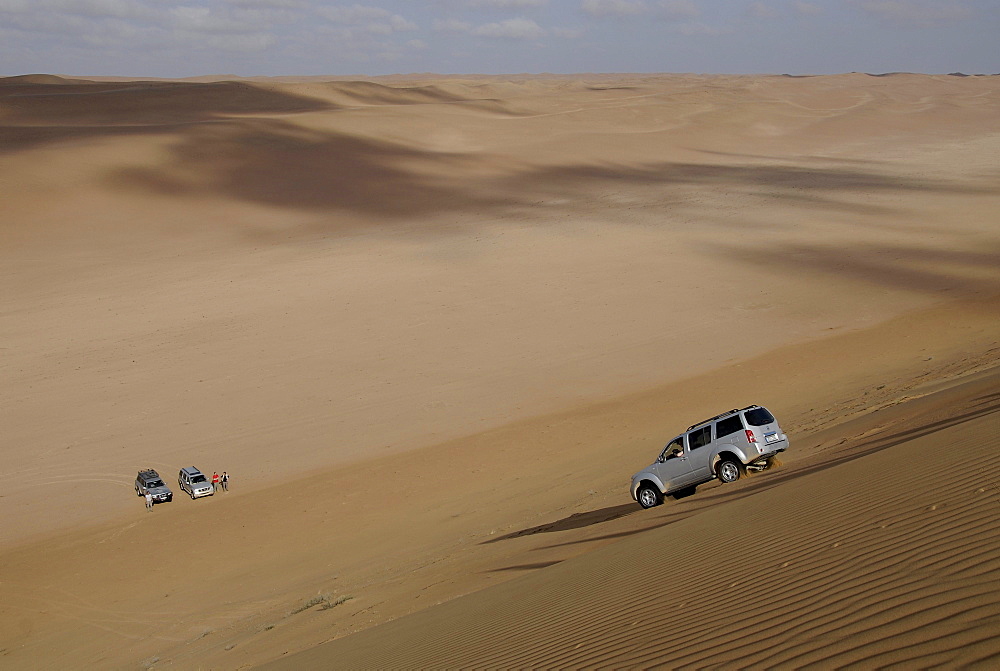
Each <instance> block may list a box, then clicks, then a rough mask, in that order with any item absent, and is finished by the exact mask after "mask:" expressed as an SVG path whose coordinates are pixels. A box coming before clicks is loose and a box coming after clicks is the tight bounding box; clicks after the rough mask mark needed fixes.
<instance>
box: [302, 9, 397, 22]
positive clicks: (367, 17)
mask: <svg viewBox="0 0 1000 671" xmlns="http://www.w3.org/2000/svg"><path fill="white" fill-rule="evenodd" d="M316 13H317V14H319V15H320V16H322V17H324V18H326V19H329V20H330V21H333V22H335V23H348V24H359V23H362V22H365V21H373V20H378V19H385V18H388V17H389V16H392V12H390V11H388V10H386V9H382V8H381V7H366V6H363V5H354V6H352V7H343V6H337V7H327V6H322V7H317V8H316Z"/></svg>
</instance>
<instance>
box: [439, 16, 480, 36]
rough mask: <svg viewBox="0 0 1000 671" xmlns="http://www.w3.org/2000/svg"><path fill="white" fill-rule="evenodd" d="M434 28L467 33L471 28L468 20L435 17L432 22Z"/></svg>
mask: <svg viewBox="0 0 1000 671" xmlns="http://www.w3.org/2000/svg"><path fill="white" fill-rule="evenodd" d="M433 27H434V30H440V31H442V32H449V33H468V32H470V31H471V30H472V24H471V23H469V22H468V21H459V20H458V19H437V20H435V21H434V23H433Z"/></svg>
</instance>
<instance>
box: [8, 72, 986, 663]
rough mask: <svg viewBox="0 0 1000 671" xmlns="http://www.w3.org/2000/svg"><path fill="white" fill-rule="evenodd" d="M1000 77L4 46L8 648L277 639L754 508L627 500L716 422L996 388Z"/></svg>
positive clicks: (318, 632)
mask: <svg viewBox="0 0 1000 671" xmlns="http://www.w3.org/2000/svg"><path fill="white" fill-rule="evenodd" d="M995 83H996V78H994V77H948V76H924V75H907V74H901V75H894V76H891V77H873V76H868V75H863V74H857V73H855V74H847V75H840V76H833V77H810V78H789V77H725V76H720V77H702V76H694V75H578V76H540V77H528V76H521V77H507V78H502V77H464V78H463V77H440V78H438V77H432V76H427V77H406V78H400V79H396V80H393V79H385V78H381V79H377V80H372V81H336V80H329V81H321V80H317V79H301V80H287V81H278V80H255V81H217V80H213V81H208V82H193V81H184V82H166V81H149V82H141V81H100V82H88V81H86V80H79V79H74V80H68V79H64V78H57V77H51V76H42V75H39V76H30V77H15V78H8V79H6V80H0V315H2V318H0V348H2V349H0V379H2V380H3V384H2V385H0V425H2V426H3V427H4V439H3V441H2V442H0V464H2V467H0V665H5V666H6V665H10V666H15V667H25V666H45V667H50V668H52V667H59V666H62V667H67V666H69V667H91V668H107V667H118V668H122V667H124V668H131V667H135V666H138V665H144V666H147V667H148V666H154V667H155V666H166V665H170V664H172V665H175V666H177V667H179V668H190V667H198V666H201V667H210V668H237V667H245V666H252V665H255V664H260V663H262V662H266V661H269V660H273V659H276V658H279V657H281V656H282V655H283V654H284V653H286V652H287V653H289V654H291V653H294V652H298V651H302V650H305V649H308V648H310V647H312V646H315V645H317V644H319V643H322V642H324V641H328V640H330V639H339V638H343V637H345V636H347V635H349V634H351V633H354V632H358V631H363V630H365V629H367V628H370V627H373V626H377V625H380V624H383V623H386V622H389V621H392V620H395V619H397V618H400V617H404V616H406V615H409V614H412V613H416V612H418V611H421V610H424V609H425V608H427V607H428V606H429V605H433V604H436V603H438V602H445V601H449V600H451V599H454V598H456V597H458V596H461V595H464V594H470V593H473V592H477V591H479V590H481V589H483V588H486V587H489V586H491V585H494V584H498V583H505V582H508V581H511V580H512V579H514V578H516V577H518V576H521V575H523V574H525V573H532V572H534V571H538V570H539V569H545V568H546V567H553V568H559V569H560V570H562V569H561V566H562V564H561V562H566V561H567V560H570V559H572V558H574V557H579V558H580V560H581V561H587V560H586V559H585V557H584V555H586V554H587V553H589V552H590V551H591V550H594V549H596V548H603V547H607V548H608V549H607V550H606V551H609V552H610V551H612V550H611V549H610V548H611V547H612V546H613V545H614V544H615V543H616V542H618V541H619V540H620V539H628V538H635V539H638V538H639V536H640V535H641V534H640V533H639V532H641V531H644V530H647V529H655V528H657V527H658V526H662V523H663V521H664V520H669V519H671V516H672V515H673V514H674V512H676V511H686V512H685V515H688V514H690V515H694V514H695V513H698V515H699V516H700V515H701V514H702V513H704V514H709V512H710V511H711V510H714V509H715V508H716V507H719V506H718V505H717V504H722V506H721V507H725V505H729V504H728V503H726V496H727V494H726V493H725V490H723V489H721V488H716V487H711V486H710V487H706V488H704V490H703V491H702V490H699V493H698V495H697V496H694V497H690V498H689V499H686V500H684V501H683V502H678V506H677V507H676V508H675V507H664V508H663V509H661V510H658V511H655V512H653V513H651V514H639V513H638V508H637V507H636V506H635V504H634V503H632V502H631V501H630V499H629V498H628V495H627V492H626V490H625V487H626V484H627V479H628V477H629V475H630V474H631V473H632V472H634V471H635V470H638V469H639V468H640V467H642V466H643V465H645V464H646V463H648V461H649V460H650V459H651V455H653V454H655V452H656V451H657V449H658V448H659V447H660V446H661V445H662V441H664V440H666V439H667V438H669V437H670V436H672V435H674V434H675V433H676V432H677V431H678V427H681V428H683V427H684V426H687V425H688V424H689V423H690V422H691V421H694V419H697V418H700V417H704V416H707V415H709V414H713V413H715V412H718V411H720V410H721V409H725V408H731V407H736V406H741V405H746V404H748V403H754V402H757V403H764V404H766V405H768V406H770V407H771V408H772V409H773V410H774V411H775V412H776V413H777V414H778V415H779V417H780V418H781V420H782V423H783V425H784V426H785V428H786V430H787V431H789V432H790V433H791V434H792V435H793V437H794V438H793V439H794V444H795V445H797V448H796V451H795V452H794V453H793V454H791V455H789V463H788V470H787V473H789V474H793V473H798V472H799V471H796V470H795V469H796V468H799V467H800V465H799V464H798V462H801V464H802V466H801V467H802V468H805V467H806V465H808V464H809V463H811V462H809V461H808V460H809V459H813V458H815V459H820V460H823V459H827V460H830V459H833V458H834V457H835V456H836V452H837V450H839V449H841V448H842V447H845V446H846V447H850V446H854V447H857V442H856V439H857V438H858V434H859V432H860V434H862V437H864V436H865V435H867V434H868V433H874V432H877V431H878V430H879V429H880V427H884V426H889V425H891V424H892V423H893V422H895V421H897V420H899V417H904V416H906V414H907V411H904V410H902V409H903V408H911V407H923V406H921V405H920V404H921V403H922V402H924V401H925V400H926V399H928V398H931V396H930V394H931V392H934V391H940V390H941V389H948V388H951V389H957V387H956V386H955V385H956V384H957V382H959V381H968V380H971V379H972V378H971V377H970V376H975V375H977V374H980V373H982V372H983V371H985V370H987V369H989V368H991V367H992V366H995V365H996V360H997V353H998V351H1000V349H998V347H1000V345H998V343H1000V332H998V329H1000V320H998V319H997V315H998V314H1000V306H998V299H997V295H998V294H1000V275H998V273H997V268H998V267H1000V239H998V232H997V221H996V212H998V211H1000V188H998V186H997V179H996V177H997V163H996V157H997V155H1000V113H998V112H1000V94H998V93H997V91H996V87H995ZM986 393H987V392H986V391H982V392H981V393H980V394H979V395H983V394H986ZM971 398H972V397H971V396H968V397H967V396H960V397H954V398H952V399H951V400H950V401H948V402H947V403H943V405H941V407H942V408H946V407H951V406H954V408H960V407H964V406H963V405H962V404H963V403H967V402H971V400H970V399H971ZM970 407H971V406H970ZM934 412H937V410H935V411H934ZM942 412H943V413H944V415H943V416H942V418H946V417H945V416H946V415H948V412H944V410H942ZM894 413H895V414H894ZM900 413H901V414H900ZM954 414H960V413H958V411H957V410H956V411H955V413H953V415H954ZM893 418H896V419H893ZM865 421H870V424H865V425H863V426H861V425H854V424H852V422H865ZM921 425H922V424H921ZM817 463H818V462H817ZM823 463H826V462H823ZM192 464H193V465H196V466H198V467H200V468H202V469H204V470H206V471H208V472H211V471H212V470H216V469H217V470H220V471H221V470H223V469H225V470H228V471H229V472H230V473H231V474H233V491H232V492H230V493H229V494H226V495H224V496H223V495H220V496H216V497H213V498H211V499H207V500H201V501H197V502H192V501H190V500H187V499H186V498H183V497H179V498H178V499H177V500H175V501H174V502H173V503H171V504H169V505H163V506H157V507H156V509H155V510H154V511H153V513H147V512H146V511H145V510H144V509H143V507H142V505H141V502H140V500H139V499H138V498H137V497H136V496H135V495H134V492H133V490H132V481H133V478H134V474H135V472H136V470H137V469H139V468H146V467H155V468H157V469H159V470H160V471H161V473H162V474H164V476H165V477H166V478H167V480H168V482H173V480H174V477H175V474H176V472H177V469H178V468H180V467H181V466H186V465H192ZM847 466H849V465H845V466H844V467H843V468H846V467H847ZM838 468H841V467H838ZM829 470H830V471H831V472H832V471H835V470H836V469H829ZM837 472H838V473H840V471H837ZM773 475H774V476H775V479H774V480H772V482H779V483H783V484H781V488H784V487H786V486H787V487H792V488H793V489H794V487H798V486H800V485H796V484H795V483H796V482H798V480H792V481H787V482H786V481H785V480H783V479H781V478H780V477H779V476H781V475H782V474H781V473H780V472H779V473H776V474H773ZM949 477H950V476H949ZM954 477H955V478H959V480H961V478H964V477H965V476H964V475H963V474H962V472H960V471H956V472H955V475H954ZM760 481H761V482H764V481H765V479H761V480H760ZM837 481H838V482H840V484H841V486H842V487H846V488H847V489H846V490H845V491H847V490H850V491H851V496H861V494H862V493H861V492H854V491H853V490H851V489H850V486H849V485H851V482H852V481H851V480H850V479H848V480H842V479H841V478H840V477H839V476H838V478H837ZM957 481H958V480H956V482H957ZM824 482H825V481H824ZM754 486H756V485H754V484H753V483H752V482H751V483H750V485H748V487H750V488H752V487H754ZM734 491H737V490H734ZM738 491H742V490H738ZM748 491H749V490H748ZM789 491H791V490H789ZM796 491H797V490H796ZM768 496H778V494H777V493H769V494H768ZM788 496H792V494H789V495H788ZM845 496H846V494H845ZM889 503H891V501H890V502H889ZM889 503H887V504H886V505H889ZM956 505H957V504H956ZM712 514H716V513H712ZM720 514H721V513H720ZM901 514H902V513H901ZM787 522H788V524H789V525H791V530H790V532H789V533H790V535H789V541H788V542H789V543H791V544H792V546H795V544H796V543H800V542H801V543H806V542H807V541H806V540H803V539H806V538H807V530H806V529H805V521H804V520H802V519H795V520H787ZM689 524H694V522H689ZM830 533H834V532H833V531H831V532H830ZM850 533H853V532H848V533H847V535H850ZM796 534H798V535H796ZM554 538H555V539H557V540H556V541H555V542H553V539H554ZM904 541H905V542H910V541H907V540H905V539H903V541H901V542H904ZM650 542H652V541H650ZM748 542H749V541H748ZM834 542H836V541H834ZM792 546H789V547H792ZM795 547H798V546H795ZM802 548H805V546H804V545H803V546H802ZM789 551H791V550H789ZM799 551H805V550H804V549H800V550H799ZM615 561H618V560H615ZM556 564H560V566H555V565H556ZM567 565H568V563H567ZM581 570H582V569H581ZM637 570H638V569H637ZM543 572H545V571H543ZM803 576H804V577H803V579H807V581H808V580H814V581H815V580H818V578H815V579H814V578H813V577H810V576H808V575H805V574H803ZM816 584H819V583H816ZM789 594H790V596H789V598H792V596H791V595H792V593H791V592H789ZM348 596H349V597H352V598H351V599H350V600H347V601H345V602H343V603H342V604H340V605H338V606H336V607H331V608H327V609H325V610H324V609H322V608H321V606H319V605H316V606H314V607H312V608H309V609H304V610H303V609H302V606H303V605H305V604H306V603H309V601H311V600H313V599H315V598H317V597H319V598H320V601H321V602H323V603H331V604H332V603H333V602H335V601H336V600H337V599H339V598H341V597H348ZM323 599H326V600H325V601H323ZM922 603H923V602H922ZM808 605H809V604H803V607H806V606H808ZM463 607H464V606H463ZM691 607H692V608H694V607H695V605H694V604H693V602H692V604H691ZM915 608H917V609H918V610H919V609H926V603H924V605H920V606H916V607H915ZM601 617H604V615H602V616H601ZM470 637H471V634H470ZM609 640H610V639H609ZM474 646H475V642H474V641H473V640H472V639H471V638H470V639H469V641H468V646H466V648H464V649H468V650H473V649H474ZM461 649H463V647H462V646H456V650H457V651H460V650H461ZM317 654H320V653H317ZM601 654H603V653H601ZM663 654H666V653H663ZM698 654H702V653H698ZM511 659H512V660H513V659H514V658H511ZM706 659H707V658H706ZM512 663H515V662H512Z"/></svg>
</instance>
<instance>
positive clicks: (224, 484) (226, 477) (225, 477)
mask: <svg viewBox="0 0 1000 671" xmlns="http://www.w3.org/2000/svg"><path fill="white" fill-rule="evenodd" d="M219 482H221V483H222V491H224V492H228V491H229V473H226V472H225V471H222V479H221V480H220V481H219Z"/></svg>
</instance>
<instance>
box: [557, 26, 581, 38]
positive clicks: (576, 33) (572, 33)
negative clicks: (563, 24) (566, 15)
mask: <svg viewBox="0 0 1000 671" xmlns="http://www.w3.org/2000/svg"><path fill="white" fill-rule="evenodd" d="M551 32H552V34H553V35H555V36H556V37H561V38H563V39H566V40H577V39H580V38H581V37H583V35H584V33H585V32H586V31H584V30H583V29H582V28H553V29H552V31H551Z"/></svg>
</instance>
